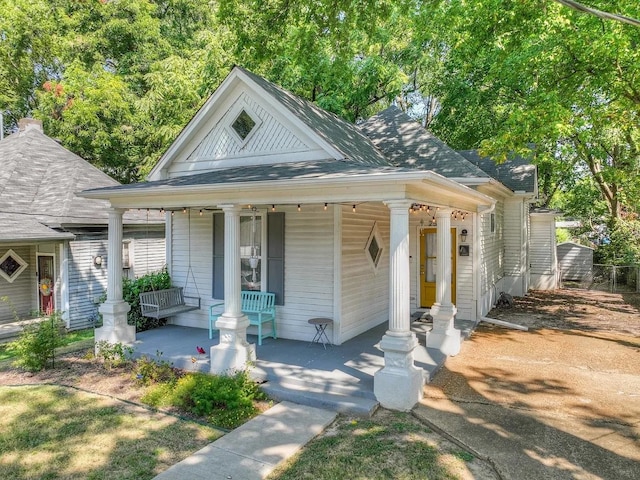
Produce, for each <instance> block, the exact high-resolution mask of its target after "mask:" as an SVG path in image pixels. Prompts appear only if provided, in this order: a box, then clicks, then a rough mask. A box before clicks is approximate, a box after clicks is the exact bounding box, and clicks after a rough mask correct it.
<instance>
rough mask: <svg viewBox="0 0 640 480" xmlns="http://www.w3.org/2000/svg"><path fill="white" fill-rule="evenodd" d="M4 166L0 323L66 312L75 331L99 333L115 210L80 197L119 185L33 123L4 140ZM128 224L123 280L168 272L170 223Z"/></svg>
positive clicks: (147, 217) (140, 220) (133, 220)
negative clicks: (96, 326)
mask: <svg viewBox="0 0 640 480" xmlns="http://www.w3.org/2000/svg"><path fill="white" fill-rule="evenodd" d="M0 164H1V165H2V169H1V171H0V297H6V299H7V301H4V302H0V324H2V323H11V322H14V321H15V316H16V315H17V316H18V317H19V318H20V319H24V318H29V317H37V316H39V315H40V314H41V313H42V312H44V313H49V312H52V311H60V312H62V316H63V318H64V320H65V321H66V324H67V327H68V328H70V329H80V328H87V327H92V326H93V323H94V321H95V319H96V315H97V307H98V303H97V300H98V299H99V298H100V297H101V296H102V295H103V294H104V292H105V289H106V287H107V264H108V263H109V257H108V256H107V220H108V213H107V210H109V204H108V202H106V201H104V200H94V199H86V198H80V197H78V196H76V194H75V193H76V192H77V191H79V190H83V189H86V188H89V187H96V186H103V187H108V186H114V185H119V183H118V182H116V181H115V180H114V179H113V178H111V177H109V176H108V175H106V174H105V173H104V172H102V171H100V170H99V169H97V168H96V167H94V166H93V165H91V164H90V163H88V162H87V161H85V160H83V159H82V158H80V157H79V156H77V155H75V154H74V153H72V152H70V151H69V150H67V149H65V148H64V147H62V146H61V145H60V144H59V143H58V142H56V141H55V140H54V139H52V138H49V137H48V136H46V135H45V134H44V132H43V131H42V123H41V122H40V121H38V120H33V119H22V120H21V121H20V127H19V130H18V131H17V132H16V133H14V134H12V135H9V136H8V137H6V138H4V139H3V140H2V141H0ZM124 224H125V231H124V236H123V242H122V244H121V247H120V251H119V252H118V256H122V257H123V258H121V259H120V261H121V266H122V270H121V271H120V272H121V274H124V275H129V276H132V277H133V276H136V275H142V274H145V273H147V272H149V271H155V270H160V269H162V268H163V267H164V265H165V239H164V237H165V234H164V218H163V217H162V216H160V215H158V213H157V212H149V213H147V212H146V211H144V212H137V211H131V212H128V213H127V215H126V216H125V218H124Z"/></svg>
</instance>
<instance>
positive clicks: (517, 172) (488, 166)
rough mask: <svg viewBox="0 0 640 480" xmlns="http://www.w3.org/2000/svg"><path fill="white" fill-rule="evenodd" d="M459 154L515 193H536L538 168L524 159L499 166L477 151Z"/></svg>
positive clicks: (517, 159)
mask: <svg viewBox="0 0 640 480" xmlns="http://www.w3.org/2000/svg"><path fill="white" fill-rule="evenodd" d="M458 153H460V155H462V156H464V157H465V158H466V159H467V160H469V161H470V162H472V163H473V164H474V165H477V166H478V168H481V169H482V170H483V171H485V172H487V174H488V175H490V176H491V177H493V178H495V179H496V180H498V181H499V182H501V183H502V184H503V185H505V186H506V187H508V188H510V189H511V190H513V191H514V192H518V191H521V192H535V191H536V166H535V165H532V164H531V163H530V162H529V161H528V160H526V159H524V158H521V157H518V158H514V159H512V160H507V161H506V162H504V163H501V164H497V163H496V162H494V161H493V160H492V159H491V158H489V157H481V156H480V155H479V154H478V152H477V150H461V151H459V152H458Z"/></svg>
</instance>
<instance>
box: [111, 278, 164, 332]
mask: <svg viewBox="0 0 640 480" xmlns="http://www.w3.org/2000/svg"><path fill="white" fill-rule="evenodd" d="M169 287H171V277H170V276H169V272H167V270H166V269H164V270H162V271H161V272H157V273H148V274H146V275H143V276H142V277H138V278H136V279H134V280H130V279H128V278H123V279H122V296H123V300H124V301H125V302H127V303H128V304H129V305H131V310H130V311H129V313H128V314H127V321H128V323H129V325H135V326H136V332H144V331H145V330H151V329H152V328H156V327H160V326H162V325H165V324H166V323H167V320H166V319H164V318H163V319H159V320H156V319H155V318H149V317H144V316H142V313H141V312H140V294H141V293H143V292H151V291H153V290H163V289H165V288H169Z"/></svg>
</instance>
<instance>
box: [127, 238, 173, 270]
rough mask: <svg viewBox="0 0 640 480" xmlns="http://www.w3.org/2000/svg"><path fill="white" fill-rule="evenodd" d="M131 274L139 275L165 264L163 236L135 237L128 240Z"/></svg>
mask: <svg viewBox="0 0 640 480" xmlns="http://www.w3.org/2000/svg"><path fill="white" fill-rule="evenodd" d="M129 248H130V250H129V255H130V258H131V260H132V265H131V275H132V276H134V277H141V276H142V275H146V274H147V273H151V272H158V271H160V270H162V269H163V268H164V267H165V265H166V259H165V239H164V238H136V239H133V240H131V241H130V247H129Z"/></svg>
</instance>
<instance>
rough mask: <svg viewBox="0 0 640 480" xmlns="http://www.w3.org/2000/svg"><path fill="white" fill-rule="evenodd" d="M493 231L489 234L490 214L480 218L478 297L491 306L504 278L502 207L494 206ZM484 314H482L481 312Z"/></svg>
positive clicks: (501, 204)
mask: <svg viewBox="0 0 640 480" xmlns="http://www.w3.org/2000/svg"><path fill="white" fill-rule="evenodd" d="M493 214H494V215H495V223H494V225H495V231H494V232H491V213H486V214H483V215H482V216H481V219H480V225H481V227H480V228H481V230H482V234H481V236H480V292H479V293H480V296H481V298H483V299H484V301H483V303H484V304H487V303H489V304H493V303H494V302H495V300H496V296H497V294H498V293H500V289H501V288H502V285H501V281H502V278H503V277H504V237H503V235H504V205H503V203H502V202H498V203H497V204H496V208H495V210H494V212H493ZM483 313H484V312H483Z"/></svg>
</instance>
